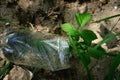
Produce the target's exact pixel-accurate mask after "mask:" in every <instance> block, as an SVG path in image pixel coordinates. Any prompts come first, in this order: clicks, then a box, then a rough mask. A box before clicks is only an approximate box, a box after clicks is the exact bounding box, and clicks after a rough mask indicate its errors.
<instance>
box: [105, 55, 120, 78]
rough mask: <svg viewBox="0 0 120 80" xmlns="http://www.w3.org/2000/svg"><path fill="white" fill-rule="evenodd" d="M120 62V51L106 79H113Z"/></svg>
mask: <svg viewBox="0 0 120 80" xmlns="http://www.w3.org/2000/svg"><path fill="white" fill-rule="evenodd" d="M119 64H120V53H119V54H118V55H117V56H116V57H115V58H114V59H113V61H112V64H111V66H110V68H109V72H108V75H107V77H106V79H105V80H113V77H114V74H115V70H116V68H117V67H118V65H119Z"/></svg>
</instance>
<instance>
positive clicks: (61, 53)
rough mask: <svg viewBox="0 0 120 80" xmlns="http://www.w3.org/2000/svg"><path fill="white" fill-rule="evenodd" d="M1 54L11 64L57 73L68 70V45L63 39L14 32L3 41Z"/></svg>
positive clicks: (47, 35)
mask: <svg viewBox="0 0 120 80" xmlns="http://www.w3.org/2000/svg"><path fill="white" fill-rule="evenodd" d="M2 40H3V48H2V50H3V54H4V56H5V57H6V58H7V59H8V60H9V61H11V62H13V63H15V64H19V65H27V66H31V67H36V68H44V69H50V70H52V71H57V70H61V69H66V68H69V67H70V65H69V58H70V55H71V54H70V51H69V44H68V40H67V39H66V38H64V37H59V36H54V35H51V34H43V33H33V34H28V33H23V32H15V33H10V34H7V35H6V36H5V37H4V38H3V39H2Z"/></svg>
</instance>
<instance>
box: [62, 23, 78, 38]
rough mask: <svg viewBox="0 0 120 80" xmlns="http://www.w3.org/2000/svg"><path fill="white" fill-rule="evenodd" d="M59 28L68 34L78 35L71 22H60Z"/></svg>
mask: <svg viewBox="0 0 120 80" xmlns="http://www.w3.org/2000/svg"><path fill="white" fill-rule="evenodd" d="M61 28H62V30H63V31H65V32H66V33H67V34H68V35H69V36H78V34H79V32H78V30H77V29H76V28H75V27H74V26H73V25H72V24H71V23H65V24H62V25H61Z"/></svg>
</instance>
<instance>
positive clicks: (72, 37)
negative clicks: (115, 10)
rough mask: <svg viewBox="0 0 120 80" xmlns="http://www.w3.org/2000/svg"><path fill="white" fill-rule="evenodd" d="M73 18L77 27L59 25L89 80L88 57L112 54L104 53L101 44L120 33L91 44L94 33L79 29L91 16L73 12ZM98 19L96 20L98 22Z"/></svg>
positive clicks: (90, 77) (94, 36)
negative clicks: (93, 44)
mask: <svg viewBox="0 0 120 80" xmlns="http://www.w3.org/2000/svg"><path fill="white" fill-rule="evenodd" d="M117 16H118V15H117ZM113 17H114V16H113ZM113 17H110V18H113ZM115 17H116V16H115ZM75 18H76V21H77V23H78V27H75V26H73V25H72V24H71V23H64V24H62V25H61V28H62V30H63V31H64V32H66V33H67V35H68V37H69V42H70V46H71V47H72V49H73V50H74V51H76V52H77V54H78V56H79V58H80V60H81V61H82V63H83V64H84V67H85V68H86V71H87V74H88V78H89V80H92V76H91V73H90V69H89V67H88V65H89V63H90V57H94V58H97V59H98V58H100V57H102V56H104V55H109V56H113V55H110V54H108V53H106V52H105V50H104V49H102V48H101V45H102V44H104V43H106V42H108V41H110V40H111V39H113V38H115V37H116V36H118V35H120V33H117V34H112V35H109V34H108V35H107V36H106V37H105V38H104V39H103V40H102V41H101V42H100V43H98V44H97V45H95V46H92V45H91V44H92V41H93V40H95V39H97V36H96V34H95V33H94V32H93V31H91V30H88V29H81V28H82V27H84V26H85V25H86V24H87V23H88V22H89V21H90V19H91V18H92V16H91V15H90V14H89V13H85V14H79V13H77V14H75ZM110 18H107V19H110ZM107 19H102V20H99V21H103V20H107ZM99 21H96V22H99ZM110 73H111V72H110ZM110 75H112V74H110Z"/></svg>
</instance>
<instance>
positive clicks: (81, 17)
mask: <svg viewBox="0 0 120 80" xmlns="http://www.w3.org/2000/svg"><path fill="white" fill-rule="evenodd" d="M75 18H76V21H77V23H78V25H79V26H80V27H83V26H85V24H87V23H88V22H89V20H90V19H91V18H92V16H91V15H90V14H89V13H83V14H80V13H77V14H75Z"/></svg>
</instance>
